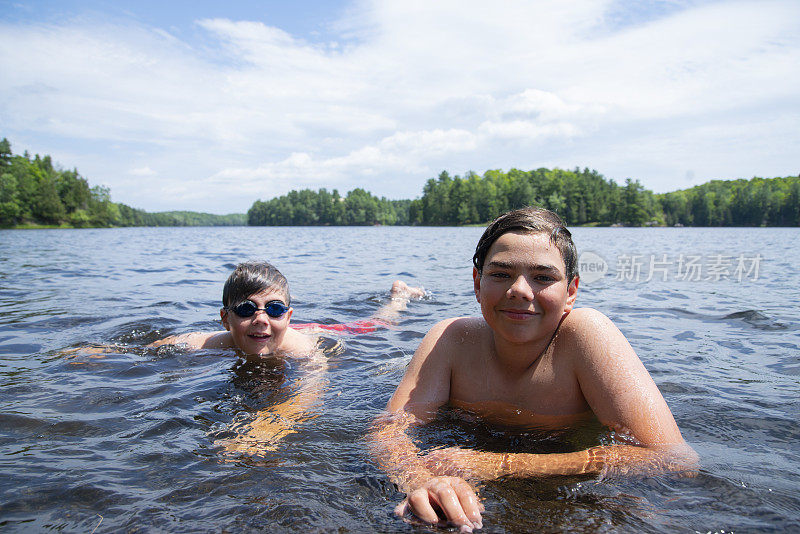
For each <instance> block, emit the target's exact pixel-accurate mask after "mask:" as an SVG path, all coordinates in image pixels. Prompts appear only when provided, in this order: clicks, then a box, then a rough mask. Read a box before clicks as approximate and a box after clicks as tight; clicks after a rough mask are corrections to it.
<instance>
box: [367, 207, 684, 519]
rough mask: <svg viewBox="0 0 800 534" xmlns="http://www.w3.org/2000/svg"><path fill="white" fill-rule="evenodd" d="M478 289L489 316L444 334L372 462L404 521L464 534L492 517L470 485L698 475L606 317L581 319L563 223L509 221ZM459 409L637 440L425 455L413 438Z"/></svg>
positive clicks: (495, 235)
mask: <svg viewBox="0 0 800 534" xmlns="http://www.w3.org/2000/svg"><path fill="white" fill-rule="evenodd" d="M473 264H474V267H473V272H472V277H473V286H474V291H475V297H476V299H477V300H478V303H479V304H480V307H481V313H482V317H480V318H474V317H458V318H453V319H447V320H444V321H442V322H440V323H438V324H437V325H435V326H434V327H433V328H432V329H431V330H430V331H429V332H428V334H427V335H426V336H425V338H424V339H423V340H422V342H421V344H420V346H419V348H418V349H417V351H416V353H415V354H414V357H413V358H412V360H411V363H410V364H409V366H408V369H407V370H406V373H405V376H404V377H403V379H402V381H401V382H400V384H399V386H398V387H397V390H396V391H395V393H394V395H393V396H392V398H391V399H390V400H389V403H388V406H387V411H388V414H386V415H385V416H384V417H381V418H379V419H378V420H377V421H376V424H375V429H374V431H373V433H372V434H371V436H370V438H371V444H372V447H373V453H374V455H375V457H376V459H377V460H378V462H379V464H380V465H381V466H382V467H383V468H384V469H385V470H386V471H387V472H388V473H389V475H390V476H391V477H392V479H393V481H394V482H395V483H396V484H398V486H399V488H400V490H401V491H403V492H405V493H406V499H405V500H404V501H403V502H402V503H401V504H400V505H398V507H397V508H396V510H395V511H396V512H397V513H398V514H399V515H404V514H405V513H406V512H407V511H410V512H413V513H414V514H415V515H416V516H417V517H418V518H419V519H421V520H423V521H425V522H429V523H438V522H442V521H444V522H449V523H450V524H453V525H456V526H458V527H460V528H461V529H462V530H464V531H471V530H472V529H473V528H480V527H481V526H482V519H481V511H482V510H483V507H482V505H481V504H480V502H479V500H478V497H477V495H476V492H475V489H474V486H472V485H471V484H470V482H467V480H470V481H471V482H476V481H480V480H490V479H495V478H498V477H503V476H513V477H535V476H546V475H574V474H583V473H587V474H593V473H595V474H599V473H607V472H613V473H631V472H640V473H646V472H652V471H653V470H664V469H671V470H692V469H696V465H697V456H696V454H695V453H694V451H693V450H692V449H691V448H690V447H689V446H688V445H687V444H686V443H685V442H684V440H683V438H682V436H681V433H680V431H679V430H678V427H677V425H676V424H675V420H674V419H673V417H672V413H671V412H670V410H669V408H668V407H667V404H666V403H665V402H664V399H663V397H662V396H661V393H660V392H659V391H658V388H657V387H656V385H655V383H654V382H653V380H652V379H651V377H650V375H649V374H648V372H647V370H646V369H645V368H644V366H643V365H642V363H641V361H640V360H639V358H638V357H637V356H636V353H635V352H634V351H633V349H632V348H631V346H630V345H629V344H628V341H627V340H626V339H625V336H624V335H623V334H622V333H621V332H620V331H619V330H618V329H617V328H616V327H615V326H614V325H613V323H612V322H611V321H610V320H609V319H608V318H607V317H606V316H604V315H603V314H602V313H600V312H598V311H596V310H592V309H589V308H582V309H575V310H573V307H574V305H575V299H576V297H577V292H578V272H577V266H576V265H577V251H576V250H575V245H574V243H573V242H572V237H571V235H570V233H569V231H568V230H567V229H566V228H565V227H564V225H563V223H562V221H561V220H560V219H559V218H558V216H557V215H556V214H554V213H552V212H550V211H547V210H543V209H538V208H525V209H521V210H515V211H511V212H509V213H506V214H504V215H501V216H500V217H498V218H497V219H495V221H493V222H492V223H491V224H490V225H489V227H488V228H487V229H486V231H485V232H484V233H483V236H482V237H481V239H480V241H479V242H478V245H477V248H476V251H475V255H474V257H473ZM443 405H450V406H454V407H458V408H461V409H464V410H468V411H470V412H472V413H474V414H476V415H478V416H480V417H481V418H483V419H484V420H486V421H489V422H495V423H497V424H502V425H505V426H512V427H513V426H517V427H520V428H523V427H524V428H531V427H539V428H542V427H545V428H564V427H574V426H577V425H580V424H581V423H585V422H588V420H590V419H591V418H592V416H594V417H596V418H597V419H598V420H599V421H600V422H601V423H603V424H605V425H607V426H608V427H610V428H612V429H614V430H615V431H617V432H619V433H621V434H624V435H626V436H627V437H628V438H629V440H630V441H629V442H627V443H626V444H623V443H619V444H613V445H604V446H596V447H592V448H589V449H587V450H581V451H577V452H572V453H561V454H532V453H495V452H485V451H480V450H474V449H468V448H462V447H450V448H445V449H436V450H433V451H431V452H428V453H427V454H424V455H423V454H422V453H421V451H420V450H419V449H418V448H417V446H416V445H415V444H414V442H413V441H412V440H411V439H410V437H409V436H408V434H407V432H406V431H407V429H408V428H409V427H411V426H413V425H423V424H425V423H428V422H430V421H431V420H433V419H434V417H435V415H436V412H437V410H438V409H439V408H440V407H442V406H443Z"/></svg>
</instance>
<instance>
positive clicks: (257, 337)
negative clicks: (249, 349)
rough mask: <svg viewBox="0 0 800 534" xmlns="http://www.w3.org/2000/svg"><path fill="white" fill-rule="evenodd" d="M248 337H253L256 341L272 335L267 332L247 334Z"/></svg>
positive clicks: (265, 339)
mask: <svg viewBox="0 0 800 534" xmlns="http://www.w3.org/2000/svg"><path fill="white" fill-rule="evenodd" d="M248 337H250V338H252V339H255V340H256V341H267V340H268V339H269V338H270V337H272V336H271V335H269V334H248Z"/></svg>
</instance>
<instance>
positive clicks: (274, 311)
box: [225, 300, 289, 319]
mask: <svg viewBox="0 0 800 534" xmlns="http://www.w3.org/2000/svg"><path fill="white" fill-rule="evenodd" d="M225 309H226V310H230V311H232V312H233V313H235V314H236V315H238V316H239V317H241V318H242V319H245V318H247V317H252V316H253V315H255V313H256V312H257V311H263V312H265V313H266V314H267V315H269V316H270V317H272V318H273V319H277V318H278V317H283V314H284V313H286V312H287V311H289V306H287V305H286V304H284V303H283V302H281V301H279V300H271V301H269V302H267V305H266V306H264V307H263V308H259V307H258V306H256V305H255V304H254V303H252V302H250V301H249V300H246V301H244V302H242V303H241V304H239V305H238V306H234V307H233V308H229V307H227V306H225Z"/></svg>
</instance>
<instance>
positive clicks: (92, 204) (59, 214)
mask: <svg viewBox="0 0 800 534" xmlns="http://www.w3.org/2000/svg"><path fill="white" fill-rule="evenodd" d="M528 205H538V206H543V207H545V208H549V209H551V210H553V211H555V212H556V213H558V214H559V215H561V217H562V218H564V219H565V221H566V222H567V224H568V225H573V226H574V225H612V224H621V225H625V226H643V225H668V226H674V225H683V226H800V177H796V176H791V177H786V178H769V179H765V178H752V179H750V180H741V179H740V180H727V181H723V180H714V181H711V182H707V183H705V184H702V185H699V186H696V187H692V188H690V189H684V190H680V191H673V192H671V193H663V194H655V193H653V192H652V191H649V190H647V189H645V188H644V187H642V185H641V183H639V181H638V180H632V179H630V178H629V179H627V180H626V181H625V184H624V185H619V184H617V183H616V182H614V181H613V180H609V179H606V178H605V177H603V175H601V174H599V173H598V172H597V171H595V170H589V169H587V168H584V169H582V170H581V169H579V168H575V169H574V170H571V171H568V170H562V169H545V168H541V169H536V170H531V171H522V170H518V169H511V170H509V171H508V172H503V171H499V170H489V171H486V172H485V173H484V174H483V176H480V175H478V174H476V173H474V172H468V173H467V174H466V175H465V176H463V177H460V176H452V177H451V176H450V174H448V173H447V172H446V171H444V172H442V173H441V174H439V176H438V177H437V178H431V179H429V180H428V181H427V182H426V183H425V186H424V187H423V190H422V196H421V197H420V198H417V199H415V200H389V199H386V198H385V197H381V198H378V197H376V196H374V195H372V194H371V193H369V192H368V191H365V190H364V189H361V188H357V189H353V190H352V191H350V192H348V193H347V194H346V195H345V196H341V195H340V194H339V192H338V191H337V190H336V189H334V190H333V191H328V190H327V189H324V188H323V189H319V190H317V191H313V190H310V189H304V190H300V191H290V192H289V193H288V194H286V195H282V196H279V197H276V198H273V199H270V200H266V201H262V200H257V201H255V202H254V203H253V205H252V206H251V208H250V209H249V210H248V212H247V214H246V215H245V214H231V215H213V214H209V213H197V212H190V211H168V212H160V213H148V212H145V211H143V210H139V209H135V208H131V207H130V206H127V205H125V204H119V203H115V202H112V201H111V195H110V191H109V189H108V188H107V187H103V186H94V187H91V186H89V183H88V182H87V181H86V179H85V178H83V177H81V176H80V175H79V174H78V171H77V169H73V170H62V169H58V168H56V167H54V166H53V163H52V161H51V158H50V156H44V157H40V156H39V155H38V154H37V155H36V156H34V157H33V158H32V157H31V156H30V155H29V154H28V153H27V152H25V154H23V155H14V154H12V152H11V145H10V143H9V142H8V140H7V139H5V138H4V139H3V140H2V141H0V227H15V226H24V225H28V224H33V225H54V226H72V227H78V228H82V227H107V226H223V225H226V226H227V225H229V226H235V225H244V224H248V225H251V226H288V225H292V226H315V225H331V226H334V225H344V226H354V225H359V226H363V225H426V226H435V225H448V226H450V225H452V226H456V225H467V224H485V223H486V222H488V221H490V220H492V219H493V218H494V217H496V216H497V215H499V214H501V213H503V212H505V211H508V210H510V209H514V208H519V207H522V206H528Z"/></svg>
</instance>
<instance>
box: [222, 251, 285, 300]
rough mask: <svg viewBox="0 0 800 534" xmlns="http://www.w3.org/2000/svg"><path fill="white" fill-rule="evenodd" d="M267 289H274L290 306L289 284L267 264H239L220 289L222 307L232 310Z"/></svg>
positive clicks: (254, 262) (249, 262)
mask: <svg viewBox="0 0 800 534" xmlns="http://www.w3.org/2000/svg"><path fill="white" fill-rule="evenodd" d="M267 289H276V290H278V292H280V293H281V294H282V296H283V297H284V298H285V299H286V305H287V306H288V305H290V304H291V302H290V300H289V299H290V297H289V282H287V281H286V277H285V276H283V275H282V274H281V272H280V271H279V270H278V269H276V268H275V266H274V265H272V264H271V263H269V262H266V261H247V262H244V263H240V264H239V265H237V266H236V269H234V270H233V272H232V273H231V275H230V276H229V277H228V279H227V280H226V281H225V287H223V288H222V306H223V307H226V308H233V307H235V306H238V305H239V304H241V303H242V302H244V301H245V300H247V299H248V297H250V296H251V295H255V294H256V293H261V292H262V291H265V290H267Z"/></svg>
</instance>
